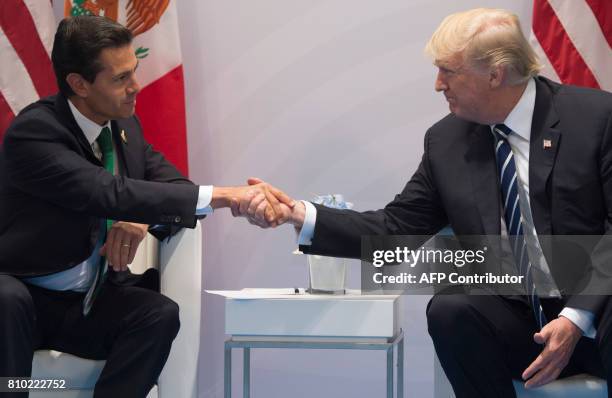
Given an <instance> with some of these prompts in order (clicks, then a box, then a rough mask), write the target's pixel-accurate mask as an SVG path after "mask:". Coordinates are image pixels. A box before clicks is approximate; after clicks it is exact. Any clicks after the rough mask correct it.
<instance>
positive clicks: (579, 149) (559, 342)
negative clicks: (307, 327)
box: [233, 9, 612, 398]
mask: <svg viewBox="0 0 612 398" xmlns="http://www.w3.org/2000/svg"><path fill="white" fill-rule="evenodd" d="M426 53H427V54H428V55H429V56H430V57H431V58H432V59H433V62H434V65H435V66H436V67H437V68H438V75H437V78H436V82H435V89H436V91H438V92H441V93H443V94H444V96H445V98H446V100H447V101H448V104H449V108H450V114H449V115H447V116H446V117H444V118H443V119H442V120H440V121H438V122H437V123H436V124H434V125H433V126H432V127H431V128H430V129H429V130H428V131H427V133H426V135H425V152H424V155H423V159H422V161H421V164H420V165H419V167H418V169H417V171H416V173H415V174H414V175H413V176H412V178H411V179H410V181H409V182H408V183H407V184H406V186H405V188H404V190H403V191H402V192H401V193H400V194H399V195H397V196H396V197H395V199H394V200H393V201H392V202H390V203H389V204H388V205H387V206H385V208H384V209H381V210H377V211H368V212H363V213H358V212H355V211H351V210H337V209H329V208H326V207H322V206H319V205H313V204H311V203H308V202H298V204H297V205H296V206H295V207H294V208H293V210H292V211H290V210H289V209H288V208H287V209H286V213H287V217H288V221H289V222H290V223H291V224H293V225H294V226H295V227H296V228H297V230H298V232H299V238H298V239H299V243H300V245H301V249H302V251H304V252H306V253H313V254H322V255H328V256H340V257H353V258H358V257H359V256H360V245H361V236H363V235H433V234H435V233H437V232H438V231H439V230H440V229H441V228H443V227H444V226H446V225H450V226H451V227H452V229H453V230H454V232H455V234H457V235H458V236H466V235H496V236H501V238H502V246H504V247H506V248H507V249H506V250H510V252H509V253H508V257H509V258H511V259H512V260H511V261H512V262H514V263H515V264H516V265H517V268H520V269H522V270H527V271H526V272H525V274H526V277H527V278H528V279H527V281H529V280H530V279H529V275H530V274H529V270H530V269H531V265H532V264H537V265H538V268H539V269H540V270H541V272H542V274H543V276H544V277H548V278H551V279H552V280H553V282H554V278H553V275H557V274H558V273H559V272H558V271H559V269H562V270H566V269H567V267H570V268H571V267H576V266H579V264H562V263H560V262H559V261H557V260H558V258H555V261H554V262H553V261H551V258H549V257H548V256H547V253H545V251H544V250H543V249H542V245H541V244H540V241H541V240H542V237H543V236H545V235H596V236H603V235H606V234H609V233H610V232H612V231H611V229H612V227H611V224H610V222H611V221H612V210H611V209H612V95H611V94H610V93H606V92H603V91H599V90H593V89H587V88H579V87H572V86H566V85H560V84H558V83H555V82H552V81H550V80H548V79H546V78H544V77H540V76H538V71H539V69H540V66H539V64H538V61H537V57H536V55H535V54H534V52H533V50H532V49H531V47H530V46H529V44H528V43H527V41H526V39H525V37H524V35H523V33H522V31H521V29H520V25H519V20H518V18H517V17H516V16H515V15H514V14H512V13H510V12H508V11H505V10H494V9H474V10H470V11H466V12H461V13H457V14H453V15H450V16H448V17H447V18H446V19H444V21H443V22H442V24H441V25H440V26H439V27H438V29H437V30H436V32H435V33H434V34H433V36H432V37H431V39H430V41H429V43H428V44H427V46H426ZM251 182H252V183H255V182H257V180H253V181H251ZM247 199H248V200H247ZM264 199H265V198H264V197H263V196H262V195H252V196H251V197H250V198H245V199H243V200H242V201H241V202H240V203H235V204H234V206H233V213H234V215H242V216H246V217H248V218H249V219H250V221H251V222H252V223H256V224H258V225H260V226H262V227H266V226H268V225H269V224H268V223H267V222H266V221H265V219H264V213H263V209H264V207H265V202H264ZM510 241H512V242H515V243H516V242H519V243H520V244H519V245H514V247H511V246H510V245H509V244H508V243H509V242H510ZM504 242H505V244H504ZM528 242H531V243H529V244H528ZM517 248H518V250H517ZM604 260H605V259H604ZM604 262H605V261H604ZM600 270H602V269H600ZM522 272H524V271H522ZM604 273H605V270H604ZM608 274H609V273H608ZM525 288H526V289H527V291H526V294H525V295H522V296H512V297H510V296H502V295H499V294H498V295H495V294H480V295H468V294H465V293H463V292H462V294H455V295H445V294H436V295H435V296H434V297H433V298H432V300H431V301H430V303H429V305H428V307H427V319H428V328H429V332H430V335H431V337H432V339H433V342H434V346H435V348H436V352H437V354H438V357H439V359H440V362H441V363H442V366H443V368H444V370H445V372H446V374H447V376H448V378H449V379H450V382H451V384H452V386H453V389H454V391H455V394H456V396H457V397H458V398H477V397H483V398H490V397H515V391H514V388H513V384H512V379H523V380H525V385H526V387H527V388H530V387H536V386H540V385H543V384H546V383H548V382H550V381H552V380H554V379H556V378H557V377H563V376H567V375H571V374H575V373H584V372H586V373H591V374H595V375H598V376H600V377H603V378H605V379H607V380H608V381H609V380H612V346H611V344H610V338H609V335H610V332H611V331H612V305H611V304H610V300H609V296H607V295H606V294H608V293H605V294H601V292H600V294H599V295H590V296H589V295H579V294H567V292H566V291H565V290H561V291H559V290H557V291H556V294H555V292H554V290H553V291H549V292H543V291H538V289H536V288H535V283H527V284H526V286H525ZM610 391H612V389H611V390H610ZM610 396H612V395H610Z"/></svg>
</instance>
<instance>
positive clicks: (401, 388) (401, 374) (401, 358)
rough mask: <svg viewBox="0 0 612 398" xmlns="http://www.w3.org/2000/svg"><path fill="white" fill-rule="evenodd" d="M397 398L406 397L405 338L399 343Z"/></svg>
mask: <svg viewBox="0 0 612 398" xmlns="http://www.w3.org/2000/svg"><path fill="white" fill-rule="evenodd" d="M397 398H404V338H403V337H402V339H401V340H400V341H399V343H397Z"/></svg>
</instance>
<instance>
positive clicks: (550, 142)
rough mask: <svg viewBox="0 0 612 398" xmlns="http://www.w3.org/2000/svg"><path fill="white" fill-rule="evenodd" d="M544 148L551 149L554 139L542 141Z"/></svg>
mask: <svg viewBox="0 0 612 398" xmlns="http://www.w3.org/2000/svg"><path fill="white" fill-rule="evenodd" d="M542 144H543V146H544V149H550V148H552V141H551V140H544V141H543V142H542Z"/></svg>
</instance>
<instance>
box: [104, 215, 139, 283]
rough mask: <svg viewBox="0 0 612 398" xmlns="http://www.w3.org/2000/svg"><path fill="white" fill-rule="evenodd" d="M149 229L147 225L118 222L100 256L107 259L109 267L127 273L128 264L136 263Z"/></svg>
mask: <svg viewBox="0 0 612 398" xmlns="http://www.w3.org/2000/svg"><path fill="white" fill-rule="evenodd" d="M148 228H149V226H148V225H146V224H137V223H131V222H125V221H117V222H116V223H114V224H113V226H112V227H111V229H110V230H109V231H108V234H107V236H106V243H104V246H102V248H101V249H100V255H101V256H105V257H106V260H107V262H108V265H109V266H112V267H113V269H114V270H115V271H117V272H119V271H127V266H128V264H131V263H132V261H134V257H135V256H136V250H137V249H138V245H140V242H142V240H143V239H144V238H145V237H146V236H147V230H148Z"/></svg>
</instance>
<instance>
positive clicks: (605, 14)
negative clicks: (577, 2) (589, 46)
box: [585, 0, 612, 51]
mask: <svg viewBox="0 0 612 398" xmlns="http://www.w3.org/2000/svg"><path fill="white" fill-rule="evenodd" d="M585 1H586V3H587V5H588V6H589V7H590V8H591V11H593V15H595V18H597V22H599V26H600V27H601V31H602V32H603V34H604V36H605V37H606V40H607V41H608V45H609V46H610V47H611V48H612V2H611V1H610V0H585ZM611 51H612V49H611Z"/></svg>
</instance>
